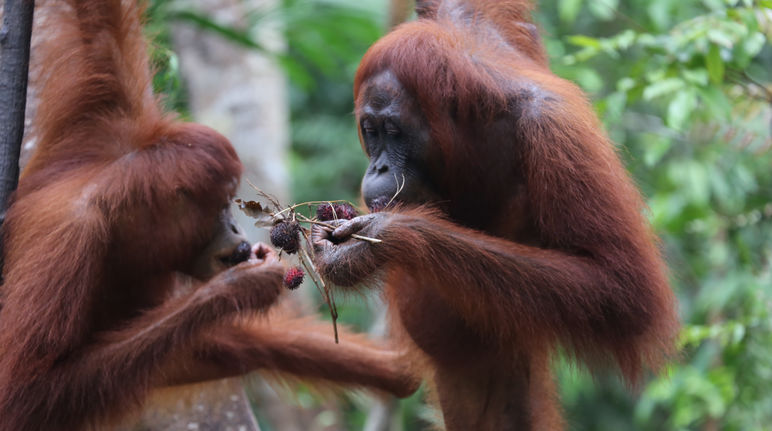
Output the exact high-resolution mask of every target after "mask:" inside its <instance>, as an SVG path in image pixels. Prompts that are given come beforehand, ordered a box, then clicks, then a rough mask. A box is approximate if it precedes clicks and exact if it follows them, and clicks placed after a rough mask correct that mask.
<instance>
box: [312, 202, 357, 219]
mask: <svg viewBox="0 0 772 431" xmlns="http://www.w3.org/2000/svg"><path fill="white" fill-rule="evenodd" d="M357 215H359V214H357V210H355V209H354V207H352V206H351V205H349V204H347V203H341V202H339V203H335V204H332V205H330V204H323V205H319V206H318V207H316V218H318V219H319V220H320V221H329V220H335V219H338V220H351V219H352V218H354V217H356V216H357Z"/></svg>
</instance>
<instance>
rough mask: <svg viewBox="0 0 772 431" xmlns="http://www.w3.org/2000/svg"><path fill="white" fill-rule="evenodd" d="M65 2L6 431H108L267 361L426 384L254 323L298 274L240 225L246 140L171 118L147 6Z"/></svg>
mask: <svg viewBox="0 0 772 431" xmlns="http://www.w3.org/2000/svg"><path fill="white" fill-rule="evenodd" d="M56 6H57V7H58V8H59V9H58V10H57V12H58V13H56V14H52V15H51V16H55V17H56V20H55V22H56V26H57V28H56V29H55V33H56V36H55V38H52V39H51V40H50V41H49V43H48V44H47V46H46V47H45V48H44V49H45V50H46V53H47V54H46V55H45V59H44V61H43V63H42V64H43V66H42V69H43V71H44V73H46V76H47V80H46V83H45V86H44V88H43V90H42V93H41V95H40V97H41V100H40V108H39V113H38V119H37V127H38V130H39V136H40V139H39V142H38V145H37V150H36V151H37V152H36V154H35V155H34V157H33V159H32V160H31V161H30V162H29V164H28V165H27V167H26V169H25V171H24V172H23V174H22V178H21V180H20V183H19V188H18V190H17V192H16V193H15V195H14V197H13V202H12V206H11V208H10V211H9V213H8V216H7V219H6V222H5V225H4V226H3V227H4V239H5V252H6V259H5V273H4V275H5V283H4V284H3V285H2V287H0V289H1V290H0V292H2V294H1V295H0V298H2V309H1V310H0V431H21V430H24V431H51V430H57V431H80V430H83V429H104V427H106V426H108V425H109V424H111V423H113V422H115V421H120V419H121V417H122V416H123V415H125V414H126V413H129V412H131V411H132V410H135V409H136V408H138V407H139V406H140V405H141V403H142V401H143V400H144V398H145V396H146V394H147V393H148V391H149V390H150V389H151V388H153V387H159V386H166V385H171V384H177V383H188V382H196V381H201V380H204V379H210V378H220V377H225V376H233V375H238V374H241V373H245V372H248V371H250V370H253V369H268V370H270V371H279V372H285V373H292V374H294V375H296V376H299V377H301V378H313V379H326V380H332V381H335V382H338V383H343V384H351V385H358V386H366V387H371V388H375V389H380V390H384V391H389V392H392V393H395V394H397V395H407V394H409V393H411V392H412V391H413V390H415V387H416V382H415V381H414V379H413V378H412V377H411V376H410V375H409V374H407V373H406V371H405V370H404V367H402V366H401V365H399V364H398V363H397V362H396V361H395V358H396V357H398V356H399V355H398V354H397V353H396V352H394V351H390V350H386V349H383V348H378V347H376V346H375V345H373V344H371V343H369V342H367V341H365V340H363V339H361V338H359V337H356V336H354V335H352V334H343V335H341V344H340V345H336V344H335V343H334V341H333V337H332V333H331V329H330V327H329V325H328V324H320V323H317V322H313V321H312V320H305V319H295V320H282V321H281V322H273V324H272V323H271V322H270V321H269V322H266V321H263V320H255V319H250V317H252V316H253V315H254V314H255V313H256V312H258V311H263V310H266V309H267V308H268V307H269V306H271V305H272V304H273V303H274V301H275V300H276V298H277V296H278V295H279V293H280V291H281V282H282V275H283V272H284V268H283V267H282V266H281V265H280V264H279V263H278V262H277V260H276V258H275V254H274V252H273V251H272V250H271V249H269V248H267V247H265V246H261V245H256V246H255V247H250V245H249V243H247V242H245V240H244V237H243V235H242V234H241V233H240V230H239V228H238V227H237V226H236V225H235V224H234V222H233V220H232V218H231V215H230V212H229V210H228V204H229V201H230V199H231V198H232V196H233V193H234V191H235V187H236V185H237V183H238V178H239V175H240V173H241V163H240V161H239V159H238V158H237V156H236V153H235V152H234V150H233V148H232V147H231V145H230V143H229V142H228V141H227V140H226V139H225V138H224V137H223V136H221V135H219V134H218V133H216V132H215V131H213V130H211V129H209V128H206V127H204V126H200V125H196V124H190V123H184V122H181V121H179V120H177V119H176V118H175V117H174V116H173V115H168V114H164V113H163V112H162V111H161V109H160V108H159V104H158V100H157V98H156V97H155V96H153V92H152V87H151V74H150V69H149V66H148V59H147V52H146V51H147V45H146V43H145V41H144V40H143V37H142V29H141V25H140V15H141V11H140V8H139V7H138V6H137V2H136V1H135V0H123V1H120V0H102V1H93V0H69V1H67V2H58V3H57V4H56ZM250 255H251V256H250ZM250 257H251V258H250ZM184 277H192V278H194V279H195V280H197V286H196V287H195V288H194V289H192V290H191V291H189V292H180V291H179V290H178V289H175V287H176V281H177V280H178V279H180V278H184Z"/></svg>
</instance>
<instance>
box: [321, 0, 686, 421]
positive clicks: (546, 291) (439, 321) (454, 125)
mask: <svg viewBox="0 0 772 431" xmlns="http://www.w3.org/2000/svg"><path fill="white" fill-rule="evenodd" d="M418 3H419V4H418V13H419V19H418V20H417V21H415V22H410V23H406V24H403V25H401V26H399V27H397V28H396V29H395V30H394V31H392V32H391V33H390V34H388V35H386V36H385V37H383V38H382V39H381V40H379V41H378V42H377V43H376V44H375V45H374V46H373V47H372V48H371V49H370V50H369V51H368V52H367V54H366V55H365V56H364V58H363V60H362V63H361V65H360V67H359V70H358V72H357V75H356V81H355V86H354V93H355V97H356V104H357V115H358V116H359V115H362V109H363V106H365V105H366V104H367V103H368V102H369V101H368V100H367V99H366V98H367V97H368V96H367V94H368V92H367V91H366V89H368V88H371V87H372V85H375V84H373V82H380V81H377V80H378V79H381V80H383V79H384V78H383V76H384V75H383V74H384V73H385V72H388V73H390V74H391V75H392V76H394V78H395V81H396V82H398V84H399V85H400V86H401V87H402V89H403V90H400V91H403V93H400V94H401V96H400V97H404V98H405V99H407V100H409V101H410V102H409V103H412V102H413V101H414V102H415V103H416V105H417V106H418V108H417V109H418V111H419V112H416V111H411V110H410V109H412V108H410V106H407V107H405V105H403V108H402V109H403V112H402V113H403V114H404V113H405V112H410V113H411V114H412V115H411V116H410V118H411V119H412V118H421V117H422V118H424V119H425V123H426V124H427V125H428V130H429V132H430V138H429V143H428V144H427V145H428V150H427V151H428V152H429V155H428V157H427V158H426V160H425V161H424V162H425V166H426V168H425V170H426V172H423V175H424V177H426V178H428V179H429V180H430V181H429V182H430V183H431V184H432V186H433V187H434V190H435V192H436V193H437V195H438V196H439V197H438V199H437V200H438V202H436V204H437V205H438V206H440V207H441V208H442V209H443V213H439V212H438V211H432V210H426V209H421V208H418V209H410V208H403V209H396V210H393V211H387V212H384V213H378V214H374V215H373V216H372V217H370V218H369V219H368V221H367V223H366V226H367V227H366V228H363V229H362V234H364V235H370V236H375V237H377V238H379V239H381V240H382V241H383V242H382V243H381V244H377V245H363V244H358V243H355V242H348V243H343V244H341V245H335V246H333V245H327V246H326V247H327V249H329V250H330V251H328V252H323V253H328V254H327V255H324V254H322V255H320V257H319V266H320V267H321V268H322V270H323V271H326V272H327V274H328V275H330V276H332V277H335V278H336V279H337V280H339V282H342V283H343V284H350V283H355V282H357V281H359V279H360V278H361V274H366V273H367V274H369V273H371V272H372V271H373V270H374V269H376V268H379V267H383V268H385V273H386V278H385V280H386V285H385V288H384V290H385V294H386V297H387V299H388V301H389V304H390V307H391V309H392V310H393V313H394V324H395V326H396V327H397V328H401V330H402V332H403V333H404V334H406V337H405V338H406V341H404V343H405V344H406V345H408V346H411V347H412V348H413V349H414V350H415V351H417V352H418V353H419V354H421V355H423V356H425V357H426V359H427V361H428V363H429V365H428V366H426V367H424V368H423V375H424V376H425V377H426V378H428V379H430V380H431V381H432V385H433V386H434V388H435V390H436V392H437V401H438V403H439V405H440V407H441V408H442V411H443V414H444V419H445V424H446V427H447V429H448V430H471V429H474V430H504V429H513V430H514V429H517V430H528V429H547V430H555V429H559V428H560V427H561V423H562V420H561V418H560V410H559V408H558V404H557V402H556V400H555V399H554V388H553V382H552V376H551V373H550V370H549V362H550V357H551V356H552V355H553V354H554V352H555V350H556V347H557V346H559V345H561V346H563V347H565V348H566V351H567V352H568V353H569V354H570V355H572V356H573V357H575V358H577V359H579V360H581V361H583V362H584V363H585V364H587V365H589V366H590V367H591V368H592V369H593V370H598V369H603V368H607V367H615V368H617V369H619V370H620V371H621V373H622V375H623V376H624V377H625V378H626V380H627V381H628V382H629V383H630V384H631V385H634V384H635V383H636V382H638V381H639V380H640V378H641V377H642V373H643V371H644V369H646V368H649V369H653V370H657V369H658V368H659V367H660V366H661V365H662V364H663V362H664V361H665V360H666V358H667V357H668V355H669V354H671V353H672V351H673V346H674V338H675V336H676V333H677V329H678V321H677V315H676V310H675V299H674V297H673V294H672V292H671V290H670V288H669V285H668V280H667V275H666V268H665V265H664V264H663V262H662V259H661V256H660V253H659V251H658V249H657V239H656V237H655V235H654V234H653V233H652V232H651V229H650V227H649V225H648V223H647V221H646V220H645V218H644V215H643V213H644V209H645V207H644V203H643V201H642V199H641V197H640V194H639V192H638V190H637V189H636V188H635V186H634V184H633V183H632V181H631V180H630V178H629V177H628V174H627V172H626V171H625V169H624V167H623V165H622V164H621V163H620V161H619V158H618V156H617V154H616V151H615V149H614V145H613V144H612V143H611V142H610V141H609V140H608V138H607V137H606V136H605V134H604V132H603V131H602V127H601V125H600V123H599V121H598V119H597V118H596V116H595V114H594V113H593V110H592V107H591V105H590V104H589V103H588V101H587V100H586V97H585V95H584V94H583V93H582V92H581V90H580V89H579V88H578V87H577V86H575V85H574V84H572V83H570V82H567V81H565V80H563V79H560V78H558V77H557V76H555V75H554V74H552V72H551V71H550V70H549V68H548V64H547V61H546V57H545V54H544V50H543V47H542V45H541V41H540V39H539V37H538V33H537V32H536V31H535V28H534V26H533V24H532V23H531V21H530V18H529V14H530V11H531V8H532V5H531V3H530V2H528V1H523V0H509V1H494V0H488V1H485V0H467V1H462V0H456V1H451V0H446V1H419V2H418ZM379 77H380V78H379ZM391 85H392V88H398V87H397V86H396V84H393V83H392V84H391ZM392 91H394V90H392ZM391 100H402V99H398V98H396V97H395V98H393V99H391ZM394 112H397V111H394ZM419 131H420V129H419ZM410 132H411V133H417V132H415V130H414V129H410ZM422 166H423V165H422ZM397 198H398V199H399V196H398V197H397Z"/></svg>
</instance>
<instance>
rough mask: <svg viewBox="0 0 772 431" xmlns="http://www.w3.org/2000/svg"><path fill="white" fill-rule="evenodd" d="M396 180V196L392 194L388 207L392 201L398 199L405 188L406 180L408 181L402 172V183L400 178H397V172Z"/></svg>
mask: <svg viewBox="0 0 772 431" xmlns="http://www.w3.org/2000/svg"><path fill="white" fill-rule="evenodd" d="M394 181H396V182H397V191H396V192H395V193H394V196H392V197H391V199H389V202H388V203H387V204H386V206H387V207H388V206H389V205H391V203H392V202H394V199H396V198H397V196H398V195H399V194H400V193H401V192H402V189H404V188H405V182H406V181H405V174H402V184H400V183H399V180H398V179H397V174H394Z"/></svg>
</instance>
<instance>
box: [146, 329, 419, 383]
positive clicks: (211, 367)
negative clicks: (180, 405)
mask: <svg viewBox="0 0 772 431" xmlns="http://www.w3.org/2000/svg"><path fill="white" fill-rule="evenodd" d="M404 356H405V352H403V351H398V350H392V349H390V348H388V346H382V345H377V344H376V343H375V342H373V341H370V340H367V339H365V338H364V337H363V336H361V335H357V334H353V333H349V332H347V331H345V330H343V331H342V333H341V336H340V344H335V341H334V339H333V336H332V333H331V328H330V325H329V323H325V322H320V321H315V320H313V319H310V318H294V317H284V316H270V317H269V318H268V319H262V318H261V319H253V320H250V321H248V322H245V323H242V322H239V323H237V324H231V325H220V326H217V327H215V328H212V329H211V330H209V331H208V332H207V334H206V335H205V336H204V338H203V341H202V342H201V343H198V344H197V345H196V346H195V347H194V348H193V349H185V350H181V351H180V352H178V353H176V354H173V355H172V357H171V358H170V361H169V362H168V364H169V366H168V369H169V372H167V373H163V376H162V379H161V380H160V381H159V382H158V383H157V385H158V386H168V385H176V384H188V383H196V382H201V381H206V380H212V379H219V378H224V377H232V376H237V375H243V374H246V373H248V372H250V371H255V370H259V371H267V372H269V373H280V374H282V373H286V374H288V375H292V376H295V377H299V378H306V379H318V380H320V381H325V382H329V383H333V384H344V385H349V386H359V387H365V388H370V389H376V390H380V391H384V392H389V393H392V394H394V395H396V396H399V397H405V396H408V395H410V394H412V393H413V392H415V390H416V389H417V388H418V384H419V380H418V379H417V378H416V377H415V375H414V373H413V372H412V371H411V370H410V369H409V367H408V366H406V364H405V362H407V361H406V360H405V357H404Z"/></svg>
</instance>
